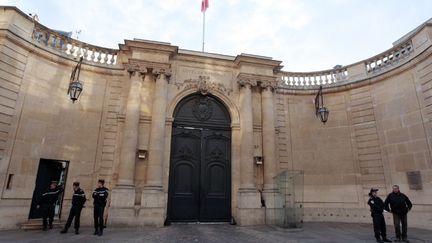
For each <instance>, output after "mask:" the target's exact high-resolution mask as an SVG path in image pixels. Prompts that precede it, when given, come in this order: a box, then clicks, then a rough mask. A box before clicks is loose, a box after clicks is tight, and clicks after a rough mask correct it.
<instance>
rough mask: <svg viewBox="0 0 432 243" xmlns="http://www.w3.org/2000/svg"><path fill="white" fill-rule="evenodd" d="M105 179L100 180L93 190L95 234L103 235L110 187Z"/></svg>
mask: <svg viewBox="0 0 432 243" xmlns="http://www.w3.org/2000/svg"><path fill="white" fill-rule="evenodd" d="M104 184H105V181H104V180H98V187H97V188H96V189H95V190H94V192H93V195H92V197H93V200H94V201H93V206H94V211H93V219H94V227H95V232H94V235H99V236H101V235H102V234H103V228H104V218H103V216H104V210H105V206H106V203H107V198H108V191H109V190H108V188H106V187H104Z"/></svg>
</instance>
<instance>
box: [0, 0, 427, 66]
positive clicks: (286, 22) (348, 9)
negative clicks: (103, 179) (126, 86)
mask: <svg viewBox="0 0 432 243" xmlns="http://www.w3.org/2000/svg"><path fill="white" fill-rule="evenodd" d="M0 5H9V6H16V7H18V8H19V9H21V10H22V11H23V12H24V13H27V14H28V13H33V14H37V15H38V16H39V19H40V22H41V23H42V24H43V25H45V26H47V27H49V28H52V29H57V30H64V31H73V32H74V34H73V37H74V38H76V37H77V34H76V33H75V31H79V30H81V33H80V34H79V35H78V39H79V40H81V41H84V42H87V43H90V44H93V45H98V46H103V47H109V48H118V44H120V43H124V40H125V39H134V38H139V39H146V40H155V41H163V42H169V43H171V44H172V45H175V46H178V47H179V48H180V49H187V50H195V51H201V48H202V26H203V15H202V13H201V0H73V1H71V0H62V1H59V0H21V1H16V0H15V1H14V0H0ZM430 18H432V1H430V0H416V1H412V0H379V1H376V0H209V8H208V9H207V11H206V34H205V43H206V44H205V51H206V52H211V53H219V54H225V55H232V56H235V55H239V54H241V53H248V54H254V55H262V56H268V57H272V58H274V59H276V60H280V61H283V63H282V65H283V66H284V68H283V70H285V71H295V72H297V71H298V72H305V71H319V70H325V69H330V68H332V67H334V66H335V65H349V64H352V63H355V62H358V61H361V60H364V59H367V58H369V57H372V56H374V55H376V54H379V53H381V52H383V51H385V50H387V49H389V48H391V47H392V43H393V42H394V41H396V40H397V39H399V38H400V37H402V36H403V35H405V34H406V33H408V32H409V31H411V30H412V29H414V28H415V27H417V26H419V25H421V24H422V23H423V22H425V21H427V20H428V19H430Z"/></svg>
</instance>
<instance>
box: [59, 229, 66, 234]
mask: <svg viewBox="0 0 432 243" xmlns="http://www.w3.org/2000/svg"><path fill="white" fill-rule="evenodd" d="M67 231H68V230H67V229H63V230H62V231H60V233H61V234H66V233H67Z"/></svg>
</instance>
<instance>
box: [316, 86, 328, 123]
mask: <svg viewBox="0 0 432 243" xmlns="http://www.w3.org/2000/svg"><path fill="white" fill-rule="evenodd" d="M329 113H330V111H329V110H328V109H327V108H326V107H324V100H323V96H322V86H320V87H319V90H318V94H317V95H316V97H315V115H316V116H318V115H319V117H320V120H321V122H322V123H324V124H325V123H326V122H327V120H328V115H329Z"/></svg>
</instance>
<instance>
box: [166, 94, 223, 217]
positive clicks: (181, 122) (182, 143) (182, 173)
mask: <svg viewBox="0 0 432 243" xmlns="http://www.w3.org/2000/svg"><path fill="white" fill-rule="evenodd" d="M230 126H231V118H230V115H229V112H228V110H227V109H226V107H225V106H224V104H223V103H222V102H220V101H219V100H218V99H217V98H215V97H213V96H210V95H206V96H204V95H201V94H193V95H190V96H187V97H185V98H184V99H183V100H181V101H180V102H179V104H178V105H177V107H176V109H175V110H174V123H173V128H172V137H171V159H170V174H169V189H168V215H167V216H168V221H170V222H215V221H219V222H223V221H229V220H230V219H231V127H230Z"/></svg>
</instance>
